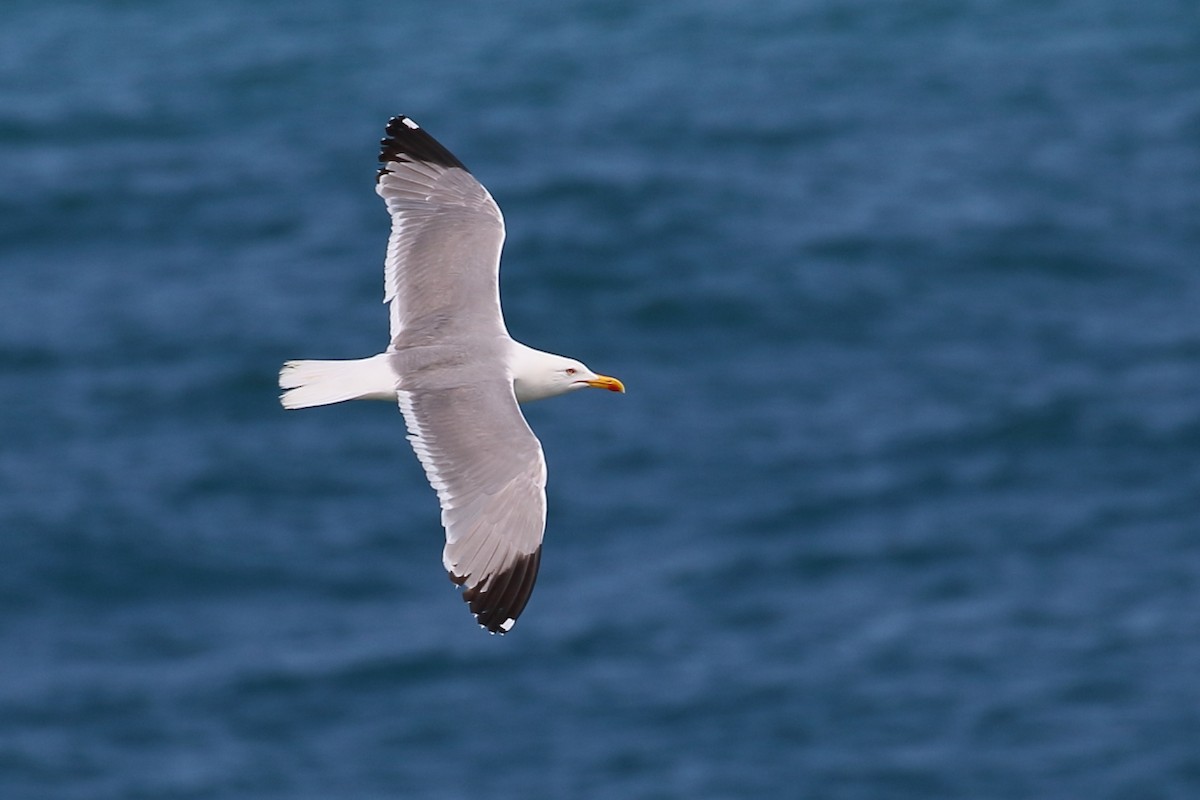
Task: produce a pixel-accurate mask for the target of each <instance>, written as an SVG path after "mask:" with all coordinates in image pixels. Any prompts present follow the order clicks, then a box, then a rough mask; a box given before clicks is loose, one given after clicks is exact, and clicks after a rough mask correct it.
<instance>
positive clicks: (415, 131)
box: [378, 115, 467, 177]
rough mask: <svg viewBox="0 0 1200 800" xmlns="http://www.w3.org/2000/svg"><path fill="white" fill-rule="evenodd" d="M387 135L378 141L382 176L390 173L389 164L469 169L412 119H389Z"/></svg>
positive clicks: (380, 175)
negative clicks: (435, 165)
mask: <svg viewBox="0 0 1200 800" xmlns="http://www.w3.org/2000/svg"><path fill="white" fill-rule="evenodd" d="M384 132H385V133H386V134H387V136H385V137H383V138H382V139H380V140H379V163H380V165H381V166H380V168H379V175H378V177H383V176H384V175H386V174H388V173H389V172H391V170H389V169H388V164H406V163H412V162H415V161H421V162H425V163H427V164H437V165H439V166H442V167H447V168H455V169H461V170H466V169H467V168H466V167H465V166H464V165H463V163H462V162H461V161H459V160H458V159H457V158H455V156H454V154H453V153H451V152H450V151H449V150H447V149H446V148H445V147H444V146H442V143H441V142H439V141H438V140H437V139H434V138H433V137H432V136H430V135H429V134H428V133H426V132H425V130H424V129H423V128H422V127H421V126H420V125H418V124H417V123H415V122H413V121H412V119H411V118H409V117H406V116H403V115H400V116H396V117H392V118H391V119H389V120H388V123H387V126H386V127H385V128H384Z"/></svg>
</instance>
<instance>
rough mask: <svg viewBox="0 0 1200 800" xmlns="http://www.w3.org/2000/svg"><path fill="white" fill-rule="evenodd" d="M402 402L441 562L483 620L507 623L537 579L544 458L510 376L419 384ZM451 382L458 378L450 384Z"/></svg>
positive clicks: (500, 626)
mask: <svg viewBox="0 0 1200 800" xmlns="http://www.w3.org/2000/svg"><path fill="white" fill-rule="evenodd" d="M423 377H425V376H424V374H423V373H420V372H418V373H414V374H412V375H411V378H410V379H409V380H408V381H405V378H404V376H403V375H402V377H401V383H402V385H404V384H405V383H407V384H409V385H410V386H414V387H417V388H410V389H401V390H400V392H399V398H400V409H401V411H403V412H404V420H405V423H406V424H407V426H408V432H409V433H408V439H409V441H410V442H411V443H412V446H413V449H414V450H415V451H416V453H417V457H418V458H419V459H420V461H421V465H422V466H423V467H424V468H425V475H426V477H427V478H428V479H429V482H430V483H431V484H432V485H433V488H434V489H436V490H437V494H438V500H439V501H440V502H441V506H442V525H443V526H444V527H445V529H446V547H445V550H443V552H442V563H443V564H444V565H445V567H446V569H447V570H448V571H449V573H450V580H452V581H454V582H455V583H457V584H459V585H461V586H463V587H464V589H465V591H464V593H463V599H464V600H466V601H467V602H468V603H469V604H470V607H471V611H472V613H474V614H475V619H476V620H477V621H478V622H479V624H480V625H482V626H483V627H485V628H487V629H488V630H489V631H492V632H493V633H504V632H506V631H508V630H509V629H510V628H512V626H513V624H514V623H515V622H516V620H517V617H518V616H520V614H521V612H522V611H523V610H524V609H525V604H526V603H527V602H528V601H529V595H530V593H531V592H532V591H533V584H534V580H535V579H536V578H537V572H538V564H539V562H540V560H541V554H542V534H543V532H544V531H545V527H546V461H545V458H544V457H543V455H542V446H541V444H540V443H539V442H538V440H537V437H536V436H534V435H533V431H531V430H530V429H529V425H528V424H527V423H526V422H525V418H524V417H523V416H522V415H521V411H520V409H519V408H518V407H517V399H516V396H515V395H514V394H513V389H512V382H511V381H510V380H508V379H507V377H504V376H501V377H498V378H493V379H488V380H486V381H483V382H478V383H470V384H466V385H449V386H444V387H440V388H439V387H435V388H421V385H422V383H423V382H424V381H423V380H422V378H423ZM455 383H456V382H455Z"/></svg>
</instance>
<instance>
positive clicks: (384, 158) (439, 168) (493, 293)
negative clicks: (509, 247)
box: [375, 117, 507, 342]
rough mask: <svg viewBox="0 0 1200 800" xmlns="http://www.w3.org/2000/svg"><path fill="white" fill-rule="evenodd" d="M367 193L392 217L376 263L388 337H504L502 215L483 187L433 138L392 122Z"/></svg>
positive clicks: (414, 126) (401, 120) (405, 123)
mask: <svg viewBox="0 0 1200 800" xmlns="http://www.w3.org/2000/svg"><path fill="white" fill-rule="evenodd" d="M380 146H381V150H380V154H379V161H380V163H381V165H382V166H381V167H380V170H379V176H378V178H377V179H376V184H375V191H376V193H377V194H378V195H379V196H380V197H382V198H383V199H384V202H385V203H386V204H387V209H388V213H390V214H391V215H392V233H391V238H390V239H389V240H388V249H387V257H386V259H385V262H384V302H385V303H388V304H389V305H390V309H389V310H390V313H391V326H390V330H391V338H392V340H393V342H394V341H395V339H396V337H397V335H399V334H400V332H401V331H402V330H407V329H411V328H413V327H419V328H422V329H425V330H427V331H431V332H432V331H436V332H437V334H438V335H439V336H446V335H452V334H454V333H455V332H456V329H458V328H463V327H469V328H470V331H469V332H470V333H471V334H472V335H474V334H480V333H485V334H486V333H492V332H499V333H502V334H506V333H507V331H506V330H505V327H504V319H503V317H502V315H501V312H500V291H499V285H498V274H499V270H500V249H501V248H502V247H503V245H504V218H503V216H502V215H501V214H500V209H499V207H497V205H496V203H495V201H494V200H492V196H491V195H490V194H489V193H488V190H487V189H485V188H483V185H482V184H480V183H479V181H477V180H475V177H474V176H473V175H471V173H470V172H468V171H467V168H466V167H464V166H463V164H462V162H461V161H459V160H458V159H457V158H455V157H454V155H453V154H451V153H450V151H449V150H447V149H446V148H445V147H443V146H442V145H441V144H440V143H438V141H437V140H436V139H434V138H433V137H432V136H430V135H429V134H428V133H426V132H425V131H424V130H422V129H421V128H420V127H419V126H418V125H417V124H416V123H415V122H413V121H412V120H410V119H408V118H407V117H393V118H392V119H391V120H390V121H389V122H388V125H387V136H386V137H385V138H384V139H383V140H382V141H381V142H380Z"/></svg>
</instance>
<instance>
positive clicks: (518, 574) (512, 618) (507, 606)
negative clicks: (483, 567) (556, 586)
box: [450, 546, 542, 634]
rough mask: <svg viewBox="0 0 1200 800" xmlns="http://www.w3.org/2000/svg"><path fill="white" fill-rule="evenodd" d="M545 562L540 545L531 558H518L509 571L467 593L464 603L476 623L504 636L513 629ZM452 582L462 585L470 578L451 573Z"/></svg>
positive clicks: (492, 577) (495, 576)
mask: <svg viewBox="0 0 1200 800" xmlns="http://www.w3.org/2000/svg"><path fill="white" fill-rule="evenodd" d="M541 561H542V548H541V547H540V546H539V547H538V549H537V550H535V551H533V552H532V553H530V554H529V555H525V556H519V557H518V558H516V559H514V560H513V562H512V564H510V565H509V567H508V569H506V570H504V571H503V572H498V573H496V574H495V575H492V576H491V577H490V578H489V579H488V580H486V581H485V582H483V583H480V584H477V585H475V586H473V587H471V588H470V589H467V590H466V591H464V592H463V600H465V601H466V602H467V603H468V604H469V606H470V609H471V613H472V614H474V615H475V621H476V622H478V623H479V624H480V626H482V627H483V628H486V629H487V630H488V631H489V632H491V633H500V634H504V633H508V631H510V630H512V626H513V625H514V624H516V621H517V617H519V616H521V612H522V611H524V610H525V606H526V605H527V604H528V603H529V596H530V595H531V594H533V585H534V583H535V582H536V581H537V574H538V567H539V566H540V564H541ZM450 580H452V581H454V583H456V584H459V585H462V584H463V583H464V582H465V581H466V578H465V577H462V578H460V577H458V576H457V575H455V574H454V573H450Z"/></svg>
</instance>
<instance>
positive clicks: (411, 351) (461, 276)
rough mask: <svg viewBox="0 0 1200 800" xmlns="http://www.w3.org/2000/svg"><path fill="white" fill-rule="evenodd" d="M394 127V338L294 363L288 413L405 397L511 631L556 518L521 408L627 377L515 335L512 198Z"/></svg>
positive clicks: (422, 445) (450, 518)
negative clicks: (506, 270) (506, 299)
mask: <svg viewBox="0 0 1200 800" xmlns="http://www.w3.org/2000/svg"><path fill="white" fill-rule="evenodd" d="M386 131H387V136H386V137H385V138H384V139H383V140H382V141H381V143H380V144H381V147H382V149H381V152H380V154H379V161H380V163H381V164H382V166H381V168H380V170H379V174H378V177H377V178H376V186H375V191H376V192H377V193H378V194H379V196H380V197H382V198H383V200H384V202H385V203H386V204H387V210H388V213H390V214H391V216H392V232H391V238H390V239H389V240H388V247H387V257H386V260H385V262H384V302H385V303H387V304H389V309H390V313H391V343H390V344H389V345H388V347H387V349H386V350H385V351H384V352H382V353H380V354H379V355H375V356H371V357H370V358H363V359H357V360H351V361H288V362H287V363H285V364H284V365H283V369H282V370H281V371H280V373H279V386H280V388H281V389H284V390H285V391H284V392H283V394H282V395H280V398H279V399H280V402H281V403H282V404H283V407H284V408H289V409H291V408H308V407H311V406H322V405H327V404H330V403H340V402H342V401H344V400H391V401H395V402H398V403H399V404H400V410H401V412H403V414H404V422H405V424H406V425H407V427H408V440H409V442H411V443H412V447H413V450H415V451H416V454H417V458H418V459H419V460H420V462H421V465H422V466H423V467H424V469H425V475H426V477H427V478H428V479H429V482H430V484H432V485H433V488H434V489H435V490H436V491H437V495H438V500H439V502H440V503H441V508H442V526H443V527H444V528H445V529H446V546H445V549H444V550H443V551H442V563H443V565H444V566H445V568H446V570H447V571H448V572H449V573H450V580H452V581H454V583H456V584H458V585H459V586H462V587H464V592H463V599H464V600H466V601H467V603H469V604H470V609H471V611H472V613H474V614H475V619H476V620H477V621H478V622H479V624H480V625H482V626H483V627H484V628H486V629H487V630H489V631H491V632H493V633H505V632H507V631H508V630H510V629H511V628H512V626H513V624H514V623H515V622H516V620H517V617H518V616H520V614H521V612H522V611H523V610H524V609H525V605H526V603H527V602H528V601H529V595H530V593H531V592H532V591H533V584H534V580H535V579H536V578H537V572H538V564H539V562H540V560H541V553H542V534H543V532H544V530H545V527H546V461H545V458H544V457H543V455H542V446H541V443H540V442H538V440H537V437H536V436H534V435H533V431H531V430H530V429H529V425H528V424H527V423H526V422H525V418H524V416H522V414H521V410H520V408H518V406H517V404H518V403H525V402H529V401H531V400H540V399H542V398H545V397H553V396H555V395H559V394H565V393H567V392H570V391H574V390H576V389H582V388H584V387H588V386H591V387H596V388H600V389H609V390H611V391H614V392H624V391H625V387H624V386H623V385H622V384H621V382H620V381H619V380H617V379H616V378H610V377H607V376H605V375H597V374H596V373H595V372H592V371H591V370H590V369H588V368H587V367H585V366H584V365H583V364H582V363H580V362H579V361H576V360H574V359H571V358H565V357H563V356H558V355H554V354H553V353H546V352H543V351H541V350H535V349H533V348H532V347H527V346H525V345H523V344H521V343H520V342H517V341H516V340H514V339H513V338H512V337H511V336H509V335H508V329H507V328H506V327H505V325H504V317H503V315H502V314H501V311H500V290H499V283H498V276H499V270H500V250H501V247H502V246H503V244H504V218H503V216H502V215H501V214H500V209H499V207H497V205H496V203H495V201H494V200H492V196H491V195H490V194H489V193H488V191H487V189H485V188H484V187H483V185H482V184H480V183H479V181H477V180H476V179H475V177H474V176H472V175H471V173H470V172H468V171H467V168H466V167H464V166H463V164H462V162H460V161H459V160H458V159H457V158H455V157H454V156H453V155H452V154H451V153H450V151H449V150H447V149H446V148H445V147H443V146H442V145H441V144H440V143H438V141H437V140H435V139H434V138H433V137H432V136H430V135H429V134H428V133H426V132H425V131H424V130H422V129H421V128H420V127H419V126H418V125H417V124H416V123H415V122H413V121H412V120H411V119H409V118H407V117H402V116H401V117H393V118H392V119H391V120H389V121H388V124H387V129H386Z"/></svg>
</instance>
